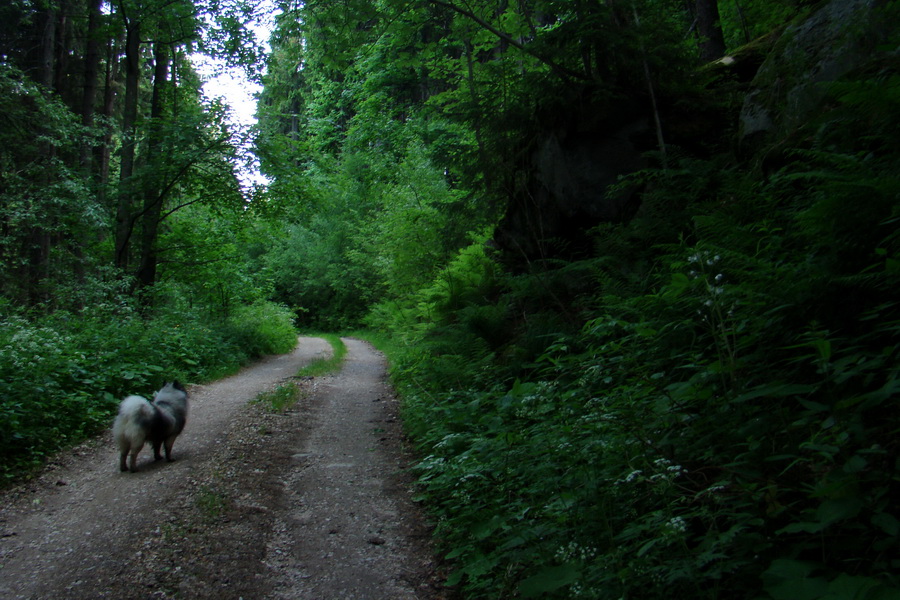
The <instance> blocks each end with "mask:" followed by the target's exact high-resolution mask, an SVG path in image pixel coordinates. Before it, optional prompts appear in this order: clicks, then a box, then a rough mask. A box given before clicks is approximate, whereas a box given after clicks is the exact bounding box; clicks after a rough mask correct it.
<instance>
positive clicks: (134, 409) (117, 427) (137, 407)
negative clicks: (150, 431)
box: [113, 396, 154, 451]
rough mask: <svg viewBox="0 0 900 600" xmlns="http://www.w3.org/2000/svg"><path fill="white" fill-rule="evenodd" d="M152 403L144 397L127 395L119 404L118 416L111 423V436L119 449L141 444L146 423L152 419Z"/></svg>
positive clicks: (125, 449)
mask: <svg viewBox="0 0 900 600" xmlns="http://www.w3.org/2000/svg"><path fill="white" fill-rule="evenodd" d="M153 413H154V409H153V405H151V404H150V402H149V401H148V400H147V399H146V398H142V397H140V396H128V397H127V398H125V399H124V400H122V404H120V405H119V416H117V417H116V421H115V423H114V424H113V437H115V438H116V443H117V444H118V445H119V449H120V450H124V451H127V449H128V448H131V447H135V446H140V445H143V443H144V439H145V438H146V435H147V428H146V425H147V423H149V422H150V421H151V420H152V419H153Z"/></svg>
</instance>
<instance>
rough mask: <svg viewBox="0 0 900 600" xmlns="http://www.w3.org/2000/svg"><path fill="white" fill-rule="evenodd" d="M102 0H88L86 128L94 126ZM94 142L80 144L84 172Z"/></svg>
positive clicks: (83, 110) (83, 101)
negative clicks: (98, 36) (98, 37)
mask: <svg viewBox="0 0 900 600" xmlns="http://www.w3.org/2000/svg"><path fill="white" fill-rule="evenodd" d="M102 2H103V0H90V1H89V3H88V7H87V9H88V26H87V44H86V45H85V49H84V91H83V93H82V95H81V124H82V125H84V126H85V127H87V128H90V127H93V126H94V105H95V104H96V102H97V81H98V77H99V71H100V40H98V39H97V35H98V32H97V30H98V22H99V20H100V5H101V4H102ZM94 146H96V143H91V142H90V141H88V140H85V142H84V143H83V144H82V145H81V153H80V156H79V164H80V166H81V169H82V170H83V172H84V173H91V171H92V169H91V162H92V161H91V158H92V156H93V148H94Z"/></svg>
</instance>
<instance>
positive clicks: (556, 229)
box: [495, 119, 648, 262]
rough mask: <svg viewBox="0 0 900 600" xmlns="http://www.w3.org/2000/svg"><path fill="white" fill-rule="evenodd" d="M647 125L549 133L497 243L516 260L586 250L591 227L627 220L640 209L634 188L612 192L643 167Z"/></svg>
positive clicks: (534, 156) (641, 121) (639, 122)
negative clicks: (625, 176)
mask: <svg viewBox="0 0 900 600" xmlns="http://www.w3.org/2000/svg"><path fill="white" fill-rule="evenodd" d="M647 127H648V125H647V121H646V119H638V120H635V121H633V122H631V123H627V124H625V125H622V126H620V127H618V128H612V127H610V128H609V129H605V130H604V129H599V130H594V131H570V130H566V129H556V130H553V131H549V132H546V133H545V134H544V135H543V139H542V140H541V141H540V142H539V143H538V144H537V147H536V148H535V149H534V150H533V152H532V154H531V157H530V162H529V164H528V165H527V175H526V177H525V182H524V184H523V185H522V186H521V187H520V189H519V190H517V194H516V196H515V197H514V198H513V199H512V201H511V202H510V205H509V207H508V209H507V213H506V216H505V218H504V219H503V222H502V223H501V224H500V226H499V227H498V229H497V231H496V233H495V242H496V243H497V244H498V245H499V246H500V247H501V248H503V249H504V250H505V251H507V253H508V254H509V256H510V257H511V259H512V261H514V262H516V261H519V260H525V261H529V260H539V259H543V258H552V257H567V258H569V257H572V256H577V255H578V254H582V253H584V252H587V251H588V250H589V247H590V240H589V239H588V236H587V232H588V230H589V228H590V227H592V226H594V225H597V224H598V223H603V222H618V221H623V220H626V219H627V218H629V217H630V216H631V215H633V213H634V210H635V209H636V198H635V194H634V190H623V191H619V192H616V193H610V192H609V188H610V186H611V185H613V184H615V183H616V181H617V179H618V177H619V175H623V174H625V173H630V172H632V171H635V170H637V169H640V168H642V167H643V166H644V159H643V157H642V155H641V153H642V152H643V151H645V150H647V148H646V147H641V145H640V142H639V141H638V140H637V139H636V138H638V137H639V136H640V135H641V134H643V133H645V132H646V130H647Z"/></svg>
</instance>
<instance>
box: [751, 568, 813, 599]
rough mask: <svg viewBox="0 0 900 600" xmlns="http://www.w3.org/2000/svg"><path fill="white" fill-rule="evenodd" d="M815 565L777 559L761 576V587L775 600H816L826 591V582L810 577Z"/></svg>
mask: <svg viewBox="0 0 900 600" xmlns="http://www.w3.org/2000/svg"><path fill="white" fill-rule="evenodd" d="M818 568H819V565H817V564H816V563H811V562H806V561H799V560H792V559H785V558H779V559H776V560H773V561H772V564H771V565H770V566H769V568H768V569H767V570H766V572H765V573H763V574H762V579H763V587H764V588H765V590H766V591H767V592H769V595H770V596H771V597H772V598H774V599H775V600H817V599H818V598H821V597H822V595H824V594H825V593H826V592H827V591H828V582H826V581H825V580H824V579H820V578H814V577H810V575H811V574H812V573H813V572H814V571H816V570H817V569H818Z"/></svg>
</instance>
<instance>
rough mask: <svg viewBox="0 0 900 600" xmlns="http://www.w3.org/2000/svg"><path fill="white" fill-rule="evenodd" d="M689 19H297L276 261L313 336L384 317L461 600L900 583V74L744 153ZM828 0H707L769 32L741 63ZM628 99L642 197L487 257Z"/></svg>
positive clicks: (578, 10) (645, 14) (568, 11)
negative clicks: (553, 145) (319, 327)
mask: <svg viewBox="0 0 900 600" xmlns="http://www.w3.org/2000/svg"><path fill="white" fill-rule="evenodd" d="M693 4H694V3H683V2H671V3H667V2H643V1H635V2H574V3H573V2H554V1H552V0H547V1H540V2H529V3H497V2H467V3H457V2H445V1H437V0H434V1H430V2H421V3H412V4H410V3H395V2H392V1H390V0H382V1H380V2H374V3H373V2H358V3H357V2H345V3H341V4H340V5H336V4H330V3H318V2H316V3H307V4H305V5H304V6H303V7H299V8H298V7H297V6H296V5H290V6H288V5H285V6H284V7H283V8H284V12H283V13H282V15H281V17H280V21H279V28H278V30H277V31H276V34H275V37H274V38H273V55H272V59H271V61H270V65H269V67H270V68H269V71H268V74H267V79H266V80H265V82H266V88H265V92H264V94H263V105H262V106H261V108H260V116H261V127H262V131H261V136H260V139H259V142H258V143H259V151H260V153H261V156H262V159H263V165H264V168H265V169H266V170H267V172H268V173H269V174H270V175H271V176H272V177H273V178H274V180H275V181H274V184H273V186H272V188H271V189H270V194H271V197H270V201H271V202H272V203H273V205H276V206H278V207H279V208H280V209H282V210H284V211H285V217H286V224H285V227H286V228H287V229H286V235H285V236H284V237H282V242H280V243H279V244H278V245H277V246H276V248H275V249H274V251H273V252H270V253H263V254H260V256H259V260H260V261H261V263H262V264H264V265H267V266H268V267H269V268H270V269H272V271H273V273H275V275H274V277H275V278H276V282H275V288H276V294H277V297H278V298H279V299H280V301H282V302H284V303H286V304H289V305H291V306H298V307H302V310H303V311H304V312H303V315H304V318H305V319H307V320H308V321H309V322H313V323H321V324H326V325H344V324H351V323H353V322H355V321H356V320H357V319H358V318H359V317H360V316H361V315H363V314H364V311H365V309H368V312H367V316H366V323H367V324H368V325H369V326H370V327H372V328H373V329H374V330H375V331H377V332H379V333H378V335H379V336H380V337H381V338H382V339H384V340H386V341H385V342H384V344H385V348H386V349H387V350H388V352H389V354H390V356H391V359H392V377H393V379H394V381H395V383H396V384H397V386H398V388H399V389H400V390H401V392H402V393H403V395H404V406H405V413H404V416H405V421H406V423H407V426H408V429H409V431H410V433H411V435H412V436H413V438H414V439H415V441H416V442H417V444H418V446H419V449H420V451H421V453H422V461H421V463H420V465H419V466H418V468H417V472H418V474H419V476H420V483H421V498H422V500H423V501H424V502H425V503H426V505H427V506H428V507H429V508H430V509H431V510H432V511H433V515H434V519H435V523H436V530H437V531H436V533H437V537H438V540H439V541H440V542H441V544H442V545H441V547H442V548H443V550H444V552H445V555H446V557H447V559H448V561H449V564H450V567H451V569H452V571H453V574H452V576H451V578H450V583H451V584H454V585H457V586H459V588H460V589H461V590H463V593H464V595H465V596H466V597H472V598H498V597H503V598H506V597H541V598H610V599H616V598H629V597H633V598H763V597H768V598H775V599H799V598H804V599H810V600H812V599H819V598H822V599H824V598H830V599H838V598H847V599H849V598H871V599H875V598H896V597H898V594H900V582H898V581H897V580H896V575H895V573H896V571H897V567H898V566H900V565H898V563H897V556H898V555H900V554H898V534H900V520H898V517H900V515H898V513H897V511H896V506H895V504H893V503H892V501H891V498H893V497H894V496H895V495H896V493H897V468H898V463H897V443H896V440H895V438H896V435H897V426H898V420H897V412H896V397H897V391H898V385H900V384H898V368H897V364H898V358H900V357H898V354H897V352H898V351H897V346H896V339H897V330H898V323H900V320H898V318H900V312H898V308H900V307H898V304H897V295H896V289H897V284H898V276H900V270H898V264H900V263H898V262H897V259H898V250H900V248H898V235H897V218H898V210H900V207H898V204H897V199H898V197H900V195H898V192H900V187H898V186H900V180H898V178H897V176H896V173H897V172H900V171H898V166H900V164H898V154H897V151H898V148H897V146H896V140H895V139H894V137H893V135H892V133H891V132H893V131H895V130H896V128H897V125H898V122H897V115H898V114H900V111H898V109H900V107H898V105H897V99H898V97H900V96H898V95H897V91H898V87H897V81H898V80H897V75H896V72H895V66H894V67H892V66H891V65H890V64H888V63H881V64H874V65H870V67H869V68H868V69H863V70H861V71H857V72H854V73H851V74H850V75H849V76H847V77H845V78H844V79H842V80H840V81H837V82H833V83H831V84H830V86H829V87H828V88H827V93H828V98H827V99H826V100H825V101H824V102H822V103H821V105H820V106H821V107H822V108H821V109H820V110H819V112H818V113H817V114H815V115H814V116H813V117H812V118H809V119H807V120H806V122H805V124H804V125H803V126H801V127H800V128H799V129H795V130H791V131H782V132H780V134H779V135H777V136H775V137H773V138H770V139H769V140H768V142H766V145H764V147H762V148H755V149H750V150H746V151H745V153H744V154H743V155H738V154H735V152H734V151H733V149H734V148H735V145H736V144H735V139H734V136H735V133H736V132H735V129H734V124H735V123H736V121H737V112H738V109H739V107H740V103H741V102H742V99H743V96H742V94H743V93H744V91H745V90H746V87H744V86H746V81H744V82H740V81H735V80H731V79H729V75H727V74H726V75H725V76H724V77H723V76H720V75H718V73H719V71H717V70H716V69H715V68H713V69H710V68H706V69H700V61H698V56H699V55H700V54H701V53H702V54H703V55H704V56H708V53H709V51H710V48H709V47H708V46H707V45H706V44H705V41H706V40H704V39H700V40H697V39H695V38H693V37H692V35H690V33H692V32H694V31H696V28H695V26H696V25H697V23H698V21H699V20H701V19H699V18H698V17H699V15H700V13H699V12H696V13H694V12H689V11H686V10H685V6H686V5H693ZM710 4H716V3H710V2H698V3H696V7H697V9H698V11H699V10H700V8H701V5H706V7H707V8H708V7H709V5H710ZM814 4H815V3H809V2H797V3H774V2H764V1H757V2H751V1H749V0H748V1H745V2H743V1H742V2H719V3H718V8H719V9H720V13H721V24H722V26H723V29H724V31H723V32H722V33H724V35H723V36H722V39H723V40H724V42H723V43H724V44H725V45H726V46H727V47H730V48H732V49H735V47H736V46H738V45H740V44H743V43H744V42H746V41H750V40H751V39H754V38H756V37H757V36H760V35H766V36H767V37H766V38H765V39H764V40H762V41H757V42H755V43H754V44H751V46H749V47H748V48H746V49H740V53H741V54H740V57H741V59H743V58H744V57H746V56H750V57H751V59H750V60H749V64H751V65H752V64H753V60H754V59H753V58H752V56H753V53H755V52H756V53H765V52H767V51H768V48H770V47H771V41H772V39H776V38H777V36H778V33H779V32H780V31H781V30H782V29H783V26H784V25H785V24H786V23H787V22H788V21H789V20H790V19H791V18H794V17H797V18H799V19H803V18H805V16H807V15H809V14H811V13H812V12H813V11H815V10H816V9H817V8H818V6H814ZM885 10H890V11H896V3H893V4H891V5H890V6H888V7H885ZM890 14H894V13H885V16H884V18H883V20H882V22H884V23H888V22H891V19H892V17H890ZM769 34H771V35H769ZM896 41H897V38H896V34H895V33H894V34H892V36H891V43H892V44H896ZM755 60H756V61H757V62H756V63H755V64H756V65H757V66H758V64H759V62H760V61H761V60H762V59H761V58H758V59H755ZM723 64H727V63H723ZM710 78H712V81H710ZM739 78H740V76H739V75H738V76H737V77H735V79H739ZM622 98H628V99H629V100H630V104H631V105H632V106H634V105H638V106H641V107H642V108H641V109H640V110H641V111H643V114H644V115H645V117H646V120H647V122H649V123H655V126H651V130H652V129H655V131H651V133H652V135H649V136H647V138H648V139H650V140H651V143H649V144H645V145H644V146H643V147H644V149H645V151H646V153H645V159H646V160H645V168H643V169H641V170H638V171H633V172H632V173H631V174H630V175H628V176H626V177H625V178H623V179H622V180H621V181H620V183H619V185H618V186H617V189H618V190H639V193H640V208H639V209H638V210H636V211H634V212H633V213H631V214H630V215H629V216H628V217H627V218H624V219H619V220H617V221H615V222H606V223H603V222H601V223H599V224H596V223H594V224H592V225H591V227H592V229H591V230H590V231H589V232H586V233H587V239H589V240H590V241H591V242H592V248H590V250H589V251H587V252H585V251H584V250H583V249H581V248H580V247H579V248H576V247H575V241H574V240H571V239H564V238H554V239H549V238H547V239H543V240H539V242H540V243H539V244H536V245H535V247H536V248H537V249H538V251H532V252H528V251H527V249H523V250H522V252H521V253H520V254H517V252H516V249H515V248H512V249H511V248H510V246H509V244H507V245H506V246H501V247H500V248H499V249H498V242H497V240H498V239H500V238H499V237H498V234H500V233H502V234H509V233H510V230H511V229H515V227H516V224H515V223H514V222H513V221H512V220H511V217H510V215H511V214H512V212H513V208H514V207H515V206H516V202H517V198H522V197H525V198H526V200H525V201H524V202H523V203H522V204H524V205H527V204H528V202H533V203H534V204H535V205H537V204H538V203H539V199H538V198H536V197H529V196H528V193H529V192H533V191H534V188H533V187H529V186H531V182H533V181H534V180H533V178H532V173H531V171H532V170H534V169H535V168H536V167H535V164H534V162H530V161H531V160H532V159H531V157H532V156H535V153H536V152H538V151H539V150H540V139H541V136H544V137H547V136H549V135H551V133H548V132H555V131H560V130H566V128H567V127H568V130H567V132H568V134H569V135H572V136H576V135H578V129H577V127H574V126H572V125H571V121H572V120H575V119H574V118H573V119H569V118H568V116H570V115H577V118H580V119H582V121H581V122H580V123H579V124H578V127H580V128H581V130H583V131H591V132H592V133H594V134H595V135H596V133H595V132H596V131H597V129H598V126H597V123H603V122H604V120H606V122H610V121H612V120H614V118H615V116H614V114H612V113H614V112H615V111H617V110H618V111H621V107H622V105H623V103H622V102H621V99H622ZM691 102H694V103H696V104H697V107H696V108H695V109H694V111H695V112H694V113H692V112H691V110H689V109H686V108H685V106H684V105H685V104H687V103H691ZM626 104H627V103H626ZM704 111H705V114H704ZM607 113H608V114H607ZM697 113H700V114H702V115H703V117H704V118H706V119H707V122H709V123H715V124H717V125H718V124H720V123H723V122H724V123H726V124H727V125H726V127H725V128H721V127H712V126H707V127H705V128H704V127H702V126H699V127H698V126H697V125H696V121H691V119H692V116H691V115H692V114H693V116H696V114H697ZM723 114H724V115H725V118H724V119H722V120H719V116H720V115H723ZM592 119H593V120H592ZM592 127H593V128H594V129H591V128H592ZM683 131H688V132H689V133H688V134H687V135H685V134H684V133H683ZM552 135H556V134H555V133H552ZM559 137H561V136H558V137H557V138H556V139H559ZM520 214H521V213H520ZM526 214H530V215H534V214H535V213H526ZM504 217H505V218H504ZM538 218H539V217H538ZM511 223H512V224H511ZM526 225H527V226H529V227H531V228H532V229H531V230H529V231H530V235H532V236H534V237H535V238H537V237H539V236H540V235H541V229H540V228H541V227H542V226H546V227H550V226H551V225H552V223H551V222H550V220H549V219H548V220H547V221H546V222H540V221H538V222H537V223H535V222H528V223H526ZM519 227H520V230H519V231H513V233H518V234H522V231H521V228H522V224H521V220H520V221H519ZM582 233H585V232H582ZM522 237H525V236H524V235H523V236H522ZM507 239H509V238H507ZM520 239H521V238H520ZM288 240H291V241H288ZM501 241H502V240H501ZM542 253H543V254H542ZM298 273H299V274H301V277H300V278H296V277H294V276H295V275H297V274H298Z"/></svg>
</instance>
